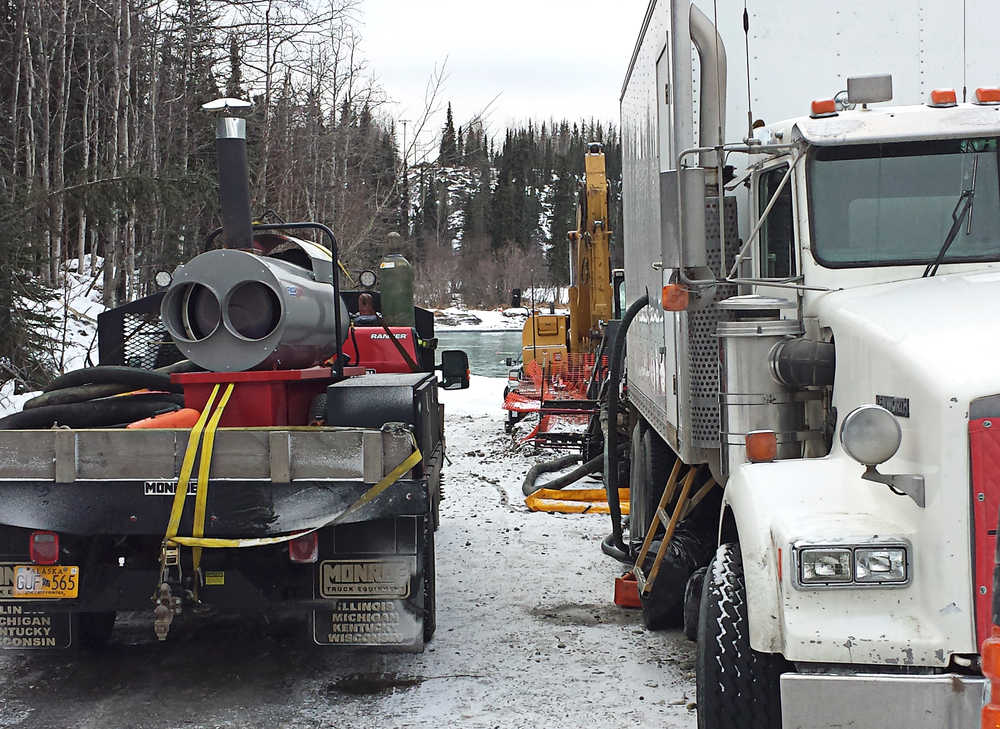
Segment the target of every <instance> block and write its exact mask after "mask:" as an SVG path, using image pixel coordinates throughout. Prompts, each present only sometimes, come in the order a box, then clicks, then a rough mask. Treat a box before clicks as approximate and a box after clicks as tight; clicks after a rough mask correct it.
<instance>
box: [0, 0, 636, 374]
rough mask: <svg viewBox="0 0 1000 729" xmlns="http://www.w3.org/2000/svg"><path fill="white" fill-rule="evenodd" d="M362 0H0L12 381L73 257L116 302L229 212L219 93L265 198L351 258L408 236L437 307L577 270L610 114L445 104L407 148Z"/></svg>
mask: <svg viewBox="0 0 1000 729" xmlns="http://www.w3.org/2000/svg"><path fill="white" fill-rule="evenodd" d="M359 4H360V0H333V1H332V2H329V3H326V4H323V5H320V4H316V3H312V2H309V1H308V0H169V2H168V1H166V0H163V1H159V0H142V1H141V2H140V0H0V61H2V62H0V98H3V99H4V100H5V112H6V113H4V114H3V115H0V261H2V265H0V367H2V369H3V370H4V375H3V376H0V380H2V379H4V377H6V376H16V377H17V378H18V379H19V380H20V381H22V382H25V383H37V382H40V381H43V380H44V379H45V377H47V376H48V374H49V372H48V370H50V369H51V362H47V361H46V360H45V359H44V357H40V356H39V354H38V353H39V352H40V351H42V350H44V342H43V341H42V339H43V338H44V329H45V325H46V323H47V322H46V319H45V317H44V316H41V315H38V314H35V313H32V307H31V305H30V304H31V301H32V300H40V299H43V298H47V297H51V296H53V295H54V293H53V291H52V290H51V289H50V288H47V287H52V286H57V285H58V282H59V281H60V273H61V271H62V270H64V268H66V267H73V268H75V269H77V270H78V271H81V272H83V273H85V274H87V275H91V276H93V277H94V279H95V286H96V287H97V288H98V289H99V290H102V291H103V298H104V302H105V304H106V305H109V306H111V305H116V304H118V303H122V302H124V301H127V300H131V299H134V298H136V297H138V296H141V295H144V294H146V293H148V292H149V291H150V290H151V288H152V284H151V281H152V279H153V277H154V276H155V274H156V272H158V271H161V270H171V269H172V268H173V267H174V266H175V265H176V264H178V263H180V262H182V261H184V260H186V259H188V258H190V257H192V256H193V255H196V254H197V253H199V252H200V251H201V250H203V247H204V240H205V236H206V234H207V233H208V232H210V231H211V230H213V229H214V228H216V227H217V226H218V225H219V224H220V218H219V212H218V206H217V196H216V187H215V158H214V146H213V144H214V122H213V119H212V118H211V117H210V116H209V115H207V114H206V113H204V112H202V111H200V105H201V104H202V103H204V102H206V101H209V100H211V99H214V98H217V97H219V96H223V95H225V96H235V97H242V98H251V100H252V101H253V102H254V107H253V110H252V112H251V114H250V115H249V118H248V129H249V155H250V167H251V175H252V179H251V193H252V197H253V205H254V211H255V214H256V215H257V216H259V217H260V218H261V219H268V220H282V219H283V220H303V219H307V220H318V221H321V222H324V223H326V224H328V225H329V226H330V227H332V228H333V230H334V232H335V233H336V235H337V238H338V241H339V244H340V250H341V254H342V256H343V258H344V260H345V262H346V264H347V265H348V267H349V268H353V269H359V268H362V267H367V266H370V265H372V264H373V263H374V262H376V261H377V260H378V259H379V258H380V257H381V256H382V255H383V254H384V253H386V252H387V250H388V247H390V246H393V247H397V248H398V247H402V248H403V252H404V253H405V254H406V255H408V256H411V257H412V258H413V261H414V263H415V265H416V266H417V269H418V275H419V282H420V291H421V294H422V296H423V298H424V302H423V303H426V304H429V305H445V304H449V303H451V301H452V297H453V296H454V295H455V294H461V295H462V297H463V298H464V301H465V303H466V305H470V306H472V305H479V306H494V305H497V304H499V303H501V302H503V301H505V300H506V299H507V296H508V292H509V289H510V288H511V287H512V286H521V287H525V286H527V285H529V284H530V282H531V281H534V282H536V283H539V284H544V283H565V282H566V280H567V270H566V269H567V255H566V237H565V233H566V231H567V230H569V229H570V228H573V227H575V220H574V216H575V195H576V189H577V186H578V185H579V183H580V180H581V179H582V172H583V155H584V149H585V146H584V145H585V144H586V143H587V142H588V141H590V140H591V139H596V140H601V141H604V142H605V145H606V149H607V152H608V162H609V172H610V174H611V177H612V179H613V180H616V181H617V180H620V170H621V161H620V158H621V154H620V143H619V140H618V136H617V130H616V129H614V128H612V127H607V126H602V125H601V124H599V123H595V122H585V123H584V122H577V123H571V122H565V121H564V122H548V123H543V124H535V123H528V124H527V125H525V126H523V127H519V128H514V129H508V130H506V131H505V132H500V131H499V130H495V129H494V130H491V129H489V128H488V126H485V125H484V124H483V122H482V121H481V120H479V119H478V118H473V120H472V121H471V122H466V123H464V124H463V123H461V122H459V123H458V124H457V125H456V119H455V116H454V114H453V110H452V109H451V106H450V105H449V107H448V110H447V116H446V122H445V125H444V128H443V129H442V130H441V131H440V142H439V144H436V145H435V147H436V149H435V150H434V151H435V152H436V154H434V153H431V154H424V155H422V156H420V155H416V154H414V153H411V154H406V155H404V154H403V150H402V149H400V146H401V145H400V143H399V139H398V135H397V128H396V126H395V123H394V120H393V119H391V117H390V116H389V113H388V107H387V98H386V95H385V93H384V92H383V91H382V90H381V89H380V88H378V86H377V85H375V84H374V83H373V82H372V81H371V78H372V74H371V73H370V69H369V68H368V64H367V62H366V61H364V60H363V56H362V53H361V49H360V48H359V41H358V36H357V34H356V32H355V29H354V28H353V26H352V19H351V18H352V10H354V9H355V8H356V7H357V6H358V5H359ZM319 7H322V9H321V10H317V9H316V8H319ZM377 64H378V59H371V66H372V67H373V68H376V69H377ZM427 111H428V118H429V112H430V111H431V110H430V109H428V110H427ZM581 112H585V110H581ZM425 121H426V118H425ZM424 132H425V133H424V136H425V137H426V136H427V130H426V129H425V130H424ZM410 149H411V150H414V149H415V148H414V146H413V144H412V143H411V144H410ZM404 157H405V159H404ZM617 190H618V188H617V187H616V195H615V197H616V198H617V196H618V193H617ZM612 225H614V226H617V225H618V222H617V219H613V220H612ZM615 229H617V228H615ZM390 233H398V234H399V236H400V239H392V238H389V237H388V236H389V234H390Z"/></svg>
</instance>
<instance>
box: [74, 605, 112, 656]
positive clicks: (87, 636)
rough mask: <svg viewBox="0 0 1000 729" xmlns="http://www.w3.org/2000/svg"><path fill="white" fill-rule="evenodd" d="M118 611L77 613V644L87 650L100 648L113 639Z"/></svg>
mask: <svg viewBox="0 0 1000 729" xmlns="http://www.w3.org/2000/svg"><path fill="white" fill-rule="evenodd" d="M116 616H117V613H114V612H110V613H77V616H76V638H77V644H78V645H79V646H80V647H81V648H83V649H85V650H100V649H101V648H104V647H105V646H106V645H107V644H108V642H109V641H110V640H111V633H112V631H113V630H114V627H115V617H116Z"/></svg>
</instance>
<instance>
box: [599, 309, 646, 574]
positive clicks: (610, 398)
mask: <svg viewBox="0 0 1000 729" xmlns="http://www.w3.org/2000/svg"><path fill="white" fill-rule="evenodd" d="M647 304H649V294H643V295H642V296H640V297H639V298H638V299H636V300H635V301H634V302H632V305H631V306H630V307H629V308H628V310H627V311H626V312H625V315H624V316H623V317H622V321H621V324H619V325H618V332H617V334H615V341H614V344H613V345H612V346H611V358H610V359H609V360H608V367H609V372H608V390H607V412H608V428H607V435H606V442H605V447H604V455H605V464H604V488H605V490H606V491H607V495H608V510H609V511H610V512H611V535H610V537H609V538H610V542H609V540H608V539H605V540H604V542H603V543H602V544H601V549H603V550H604V553H605V554H607V555H609V556H611V557H615V559H620V555H621V554H628V548H627V547H626V546H625V542H624V541H623V540H622V506H621V502H620V501H619V500H618V390H619V388H620V387H621V382H622V371H623V369H624V365H625V335H626V334H627V333H628V328H629V326H630V325H631V324H632V320H633V319H635V317H636V316H638V314H639V312H640V311H642V310H643V308H645V306H646V305H647ZM609 550H610V551H609Z"/></svg>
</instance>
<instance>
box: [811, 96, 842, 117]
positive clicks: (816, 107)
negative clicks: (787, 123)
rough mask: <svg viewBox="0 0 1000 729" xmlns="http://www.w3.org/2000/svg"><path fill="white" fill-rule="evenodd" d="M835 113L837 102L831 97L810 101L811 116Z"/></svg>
mask: <svg viewBox="0 0 1000 729" xmlns="http://www.w3.org/2000/svg"><path fill="white" fill-rule="evenodd" d="M836 113H837V102H835V101H834V100H833V99H816V101H814V102H813V103H812V115H811V116H812V117H813V118H816V117H821V116H833V115H834V114H836Z"/></svg>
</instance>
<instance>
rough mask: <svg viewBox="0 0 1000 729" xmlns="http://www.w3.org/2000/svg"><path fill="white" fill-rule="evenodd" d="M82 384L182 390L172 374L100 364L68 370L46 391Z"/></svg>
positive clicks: (51, 383) (170, 390) (166, 390)
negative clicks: (173, 379) (175, 382)
mask: <svg viewBox="0 0 1000 729" xmlns="http://www.w3.org/2000/svg"><path fill="white" fill-rule="evenodd" d="M81 385H130V386H131V387H132V389H138V388H141V387H148V388H149V389H150V390H161V391H163V392H182V391H183V388H182V387H181V386H180V385H175V384H173V383H172V382H170V375H169V374H166V373H163V372H155V371H153V370H143V369H139V368H138V367H118V366H99V367H85V368H83V369H82V370H74V371H73V372H67V373H66V374H65V375H60V376H59V377H57V378H55V379H54V380H52V382H50V383H49V385H48V387H46V388H45V392H52V391H53V390H64V389H66V388H68V387H79V386H81Z"/></svg>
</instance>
